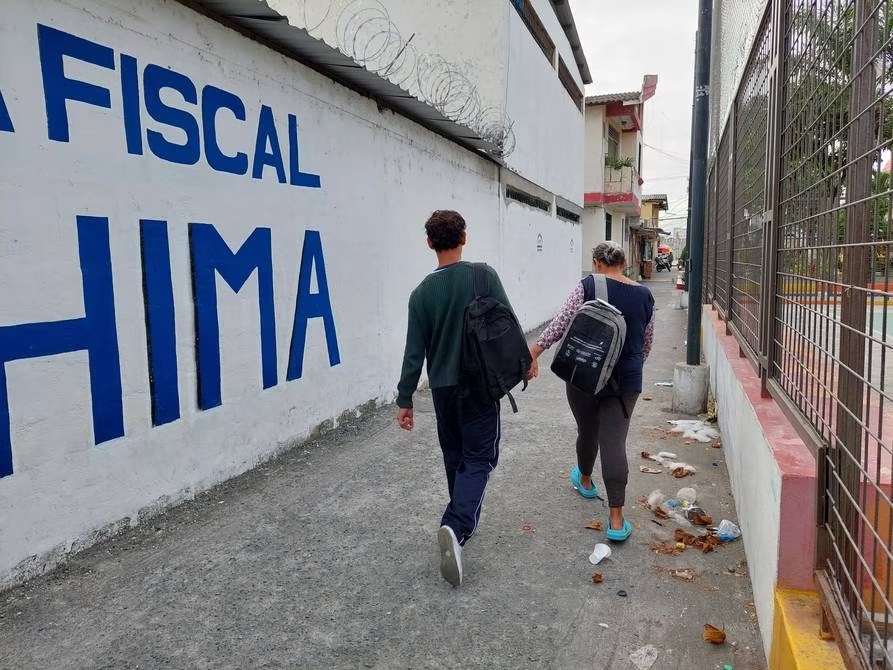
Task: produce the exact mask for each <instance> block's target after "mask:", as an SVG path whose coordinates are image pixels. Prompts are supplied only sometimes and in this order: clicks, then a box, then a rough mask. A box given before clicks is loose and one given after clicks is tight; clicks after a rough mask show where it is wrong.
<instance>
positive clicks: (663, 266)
mask: <svg viewBox="0 0 893 670" xmlns="http://www.w3.org/2000/svg"><path fill="white" fill-rule="evenodd" d="M654 267H655V268H656V269H657V271H658V272H660V271H661V270H666V271H667V272H669V271H670V270H672V269H673V265H672V263H670V259H669V258H668V257H667V256H665V255H663V254H659V255H658V256H657V258H656V259H655V263H654Z"/></svg>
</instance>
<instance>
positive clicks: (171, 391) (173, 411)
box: [140, 219, 180, 426]
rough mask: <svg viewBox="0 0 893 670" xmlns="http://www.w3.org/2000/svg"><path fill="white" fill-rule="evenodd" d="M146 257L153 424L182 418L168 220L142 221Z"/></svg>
mask: <svg viewBox="0 0 893 670" xmlns="http://www.w3.org/2000/svg"><path fill="white" fill-rule="evenodd" d="M140 247H141V249H142V260H143V305H144V306H145V310H146V341H147V343H148V345H149V347H148V348H149V352H148V353H149V390H150V394H151V397H152V425H154V426H160V425H162V424H165V423H170V422H171V421H176V420H177V419H179V418H180V393H179V390H178V388H177V333H176V330H175V320H174V288H173V284H172V282H171V254H170V245H169V244H168V239H167V222H166V221H151V220H147V219H143V220H141V221H140Z"/></svg>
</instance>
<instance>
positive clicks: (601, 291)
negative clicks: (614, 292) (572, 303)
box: [592, 274, 608, 302]
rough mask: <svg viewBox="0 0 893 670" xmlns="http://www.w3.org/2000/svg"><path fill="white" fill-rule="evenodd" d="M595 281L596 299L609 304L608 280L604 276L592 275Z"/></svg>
mask: <svg viewBox="0 0 893 670" xmlns="http://www.w3.org/2000/svg"><path fill="white" fill-rule="evenodd" d="M592 277H593V279H594V280H595V297H596V298H601V299H602V300H604V301H605V302H608V278H607V277H605V275H602V274H594V275H592Z"/></svg>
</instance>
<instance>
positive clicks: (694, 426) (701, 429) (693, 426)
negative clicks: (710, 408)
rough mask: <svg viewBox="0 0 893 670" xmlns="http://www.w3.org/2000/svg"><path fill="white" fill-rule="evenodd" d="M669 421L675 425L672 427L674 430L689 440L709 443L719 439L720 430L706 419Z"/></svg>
mask: <svg viewBox="0 0 893 670" xmlns="http://www.w3.org/2000/svg"><path fill="white" fill-rule="evenodd" d="M667 423H669V424H672V425H673V428H671V431H672V432H674V433H682V437H683V438H685V439H688V440H697V441H698V442H704V443H707V442H713V441H714V440H718V439H719V431H718V430H716V428H713V427H712V426H710V425H709V424H708V423H707V422H706V421H700V420H698V419H680V420H678V421H667Z"/></svg>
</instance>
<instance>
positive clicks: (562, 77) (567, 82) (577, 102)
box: [558, 56, 583, 112]
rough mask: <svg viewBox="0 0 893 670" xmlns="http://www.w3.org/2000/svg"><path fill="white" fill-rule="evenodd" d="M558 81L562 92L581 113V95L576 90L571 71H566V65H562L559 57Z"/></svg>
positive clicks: (562, 60)
mask: <svg viewBox="0 0 893 670" xmlns="http://www.w3.org/2000/svg"><path fill="white" fill-rule="evenodd" d="M558 80H559V81H560V82H561V85H562V86H564V90H565V91H567V94H568V95H569V96H570V97H571V100H573V101H574V106H576V108H577V109H579V110H580V111H581V112H582V111H583V94H582V93H580V89H579V88H577V82H575V81H574V77H573V75H571V71H570V70H568V69H567V65H565V64H564V59H563V58H562V57H561V56H559V57H558Z"/></svg>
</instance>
